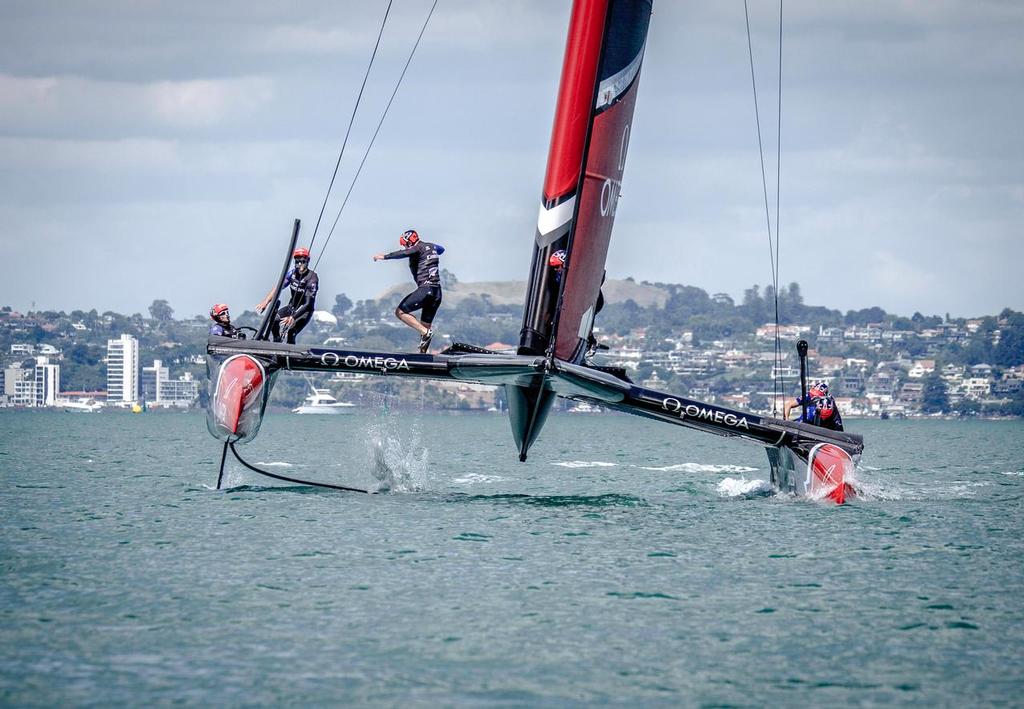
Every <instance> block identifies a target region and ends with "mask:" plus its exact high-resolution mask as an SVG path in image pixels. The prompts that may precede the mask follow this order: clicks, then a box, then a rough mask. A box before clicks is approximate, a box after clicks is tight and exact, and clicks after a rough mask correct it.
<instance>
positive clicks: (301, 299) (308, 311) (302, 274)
mask: <svg viewBox="0 0 1024 709" xmlns="http://www.w3.org/2000/svg"><path fill="white" fill-rule="evenodd" d="M292 259H293V261H294V262H295V268H293V269H292V270H290V271H288V273H287V275H285V277H284V282H283V283H282V284H281V288H282V290H283V289H284V288H285V287H287V288H289V289H290V291H291V293H290V297H289V299H288V304H287V305H285V306H283V307H278V304H277V303H275V304H274V307H275V310H276V312H275V313H274V318H273V321H272V323H271V326H270V332H271V333H272V334H273V336H274V342H281V341H285V342H287V343H288V344H290V345H294V344H295V336H296V335H298V334H299V333H300V332H301V331H302V328H304V327H306V324H307V323H309V321H310V319H311V318H312V317H313V308H314V307H315V306H316V293H317V291H318V290H319V289H320V279H319V278H318V277H317V275H316V272H314V271H311V270H310V268H309V249H304V248H298V249H295V252H294V253H293V254H292ZM276 290H277V289H276V288H272V289H271V290H270V292H269V293H267V297H266V298H264V299H263V300H262V301H261V302H260V304H259V305H257V306H256V312H257V313H262V312H263V311H264V310H266V309H267V306H268V305H270V301H271V300H272V299H273V297H274V291H276Z"/></svg>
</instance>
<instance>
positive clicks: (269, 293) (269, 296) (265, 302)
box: [256, 272, 291, 314]
mask: <svg viewBox="0 0 1024 709" xmlns="http://www.w3.org/2000/svg"><path fill="white" fill-rule="evenodd" d="M290 276H291V272H289V273H288V275H287V276H285V277H284V285H288V279H289V277H290ZM276 291H277V286H274V287H273V288H271V289H270V290H269V291H267V295H266V297H265V298H263V300H261V301H260V302H259V305H257V306H256V312H257V313H261V314H262V313H263V311H264V310H266V309H267V306H268V305H270V301H271V300H273V299H274V293H275V292H276Z"/></svg>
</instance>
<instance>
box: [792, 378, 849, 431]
mask: <svg viewBox="0 0 1024 709" xmlns="http://www.w3.org/2000/svg"><path fill="white" fill-rule="evenodd" d="M804 404H807V408H806V414H804V418H802V421H803V423H810V424H813V425H815V426H821V427H822V428H828V429H831V430H833V431H842V430H843V417H842V416H841V415H840V413H839V406H838V405H837V404H836V400H835V399H834V398H832V395H831V394H829V393H828V384H827V383H826V382H823V381H820V380H819V381H816V382H814V384H812V385H811V387H810V390H808V392H807V396H806V397H804V396H798V397H797V398H795V399H791V400H789V401H787V402H786V403H785V404H784V405H783V407H782V416H783V418H785V419H789V412H790V411H792V410H793V409H794V408H800V407H802V406H803V405H804Z"/></svg>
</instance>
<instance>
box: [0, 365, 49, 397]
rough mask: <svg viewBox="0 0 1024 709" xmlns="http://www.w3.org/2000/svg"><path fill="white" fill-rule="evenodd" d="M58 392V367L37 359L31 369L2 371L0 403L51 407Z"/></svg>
mask: <svg viewBox="0 0 1024 709" xmlns="http://www.w3.org/2000/svg"><path fill="white" fill-rule="evenodd" d="M59 392H60V365H59V364H50V361H49V359H47V358H46V357H37V358H36V366H35V367H34V368H32V369H27V368H23V367H8V368H7V369H5V370H4V376H3V390H2V391H0V403H3V404H6V405H10V406H53V405H54V404H56V402H57V395H58V393H59Z"/></svg>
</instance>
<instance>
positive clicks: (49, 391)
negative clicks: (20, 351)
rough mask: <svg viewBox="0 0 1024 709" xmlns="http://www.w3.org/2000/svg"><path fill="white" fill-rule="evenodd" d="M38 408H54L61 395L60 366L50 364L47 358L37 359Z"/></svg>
mask: <svg viewBox="0 0 1024 709" xmlns="http://www.w3.org/2000/svg"><path fill="white" fill-rule="evenodd" d="M35 384H36V391H35V394H36V396H35V405H36V406H53V405H54V404H56V403H57V395H58V394H59V393H60V365H59V364H50V360H49V359H48V358H46V357H37V358H36V379H35Z"/></svg>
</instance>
